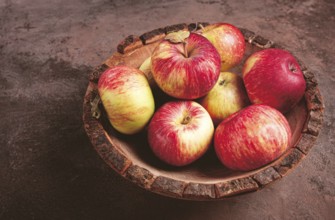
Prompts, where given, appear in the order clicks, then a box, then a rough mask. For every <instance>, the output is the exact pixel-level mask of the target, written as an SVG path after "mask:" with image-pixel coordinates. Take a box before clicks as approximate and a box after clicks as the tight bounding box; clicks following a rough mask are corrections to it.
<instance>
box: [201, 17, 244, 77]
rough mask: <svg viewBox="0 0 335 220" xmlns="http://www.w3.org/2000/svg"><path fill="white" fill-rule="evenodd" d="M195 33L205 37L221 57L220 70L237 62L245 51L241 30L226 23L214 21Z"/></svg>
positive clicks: (228, 67)
mask: <svg viewBox="0 0 335 220" xmlns="http://www.w3.org/2000/svg"><path fill="white" fill-rule="evenodd" d="M197 33H200V34H201V35H202V36H204V37H206V38H207V39H208V40H209V41H210V42H211V43H212V44H213V45H214V47H215V48H216V49H217V51H218V52H219V54H220V57H221V72H224V71H227V70H229V69H230V68H232V67H234V66H236V65H237V64H239V63H240V62H241V61H242V59H243V56H244V53H245V48H246V45H245V40H244V36H243V34H242V33H241V31H240V30H239V29H238V28H237V27H235V26H234V25H231V24H228V23H216V24H211V25H208V26H206V27H204V28H202V29H200V30H199V31H198V32H197Z"/></svg>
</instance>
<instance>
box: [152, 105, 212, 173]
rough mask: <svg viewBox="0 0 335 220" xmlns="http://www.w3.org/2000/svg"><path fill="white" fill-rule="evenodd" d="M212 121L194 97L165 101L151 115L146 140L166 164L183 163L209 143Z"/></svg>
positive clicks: (203, 149) (186, 162)
mask: <svg viewBox="0 0 335 220" xmlns="http://www.w3.org/2000/svg"><path fill="white" fill-rule="evenodd" d="M213 133H214V126H213V122H212V120H211V118H210V116H209V114H208V112H207V111H206V110H205V109H204V108H203V107H202V106H201V105H200V104H198V103H196V102H194V101H173V102H167V103H165V104H164V105H163V106H162V107H161V108H159V109H158V110H157V111H156V113H155V114H154V116H153V117H152V119H151V121H150V123H149V128H148V141H149V145H150V147H151V149H152V151H153V152H154V154H155V155H156V156H157V157H158V158H159V159H161V160H162V161H164V162H165V163H167V164H170V165H174V166H184V165H187V164H190V163H192V162H193V161H195V160H197V159H198V158H200V157H201V156H202V155H203V154H204V153H205V152H206V151H207V149H208V147H209V146H210V144H211V141H212V137H213Z"/></svg>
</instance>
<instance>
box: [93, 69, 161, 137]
mask: <svg viewBox="0 0 335 220" xmlns="http://www.w3.org/2000/svg"><path fill="white" fill-rule="evenodd" d="M98 91H99V95H100V98H101V101H102V104H103V106H104V108H105V110H106V112H107V115H108V119H109V121H110V123H111V124H112V126H113V127H114V128H115V129H116V130H117V131H119V132H121V133H123V134H135V133H137V132H139V131H141V130H142V129H143V128H144V127H145V125H146V124H147V123H148V122H149V120H150V118H151V117H152V115H153V113H154V110H155V103H154V98H153V94H152V92H151V89H150V87H149V83H148V81H147V79H146V77H145V76H144V74H143V73H142V72H141V71H140V70H138V69H135V68H132V67H128V66H115V67H112V68H109V69H107V70H106V71H105V72H103V73H102V74H101V76H100V78H99V82H98Z"/></svg>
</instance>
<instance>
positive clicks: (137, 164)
mask: <svg viewBox="0 0 335 220" xmlns="http://www.w3.org/2000/svg"><path fill="white" fill-rule="evenodd" d="M199 24H202V26H206V25H208V23H191V24H177V25H172V26H167V27H164V28H159V29H155V30H152V31H149V32H146V33H144V34H142V35H141V36H139V37H138V36H134V35H130V36H128V37H127V38H125V39H124V41H122V42H121V43H120V44H119V45H118V46H117V52H116V53H114V54H113V55H112V56H111V57H110V58H109V59H107V60H106V61H105V62H104V63H103V64H101V65H100V66H98V67H97V68H96V69H95V70H94V71H93V72H92V73H91V74H90V75H89V84H88V88H87V92H86V95H85V98H84V106H83V107H84V109H83V120H84V125H85V130H86V132H87V135H88V137H89V138H90V140H91V142H92V145H93V146H94V148H95V149H96V151H97V152H98V154H99V155H100V156H101V157H102V159H103V160H104V161H105V162H106V163H107V164H108V165H109V166H110V167H111V168H113V169H114V170H115V171H116V172H118V173H119V174H120V175H121V176H123V177H124V178H126V179H128V180H130V181H132V182H134V183H135V184H136V185H138V186H140V187H142V188H144V189H147V190H149V191H152V192H155V193H159V194H161V195H165V196H170V197H174V198H181V199H191V200H218V199H222V198H225V197H229V196H233V195H238V194H241V193H245V192H252V191H256V190H259V189H262V188H263V187H265V186H266V185H268V184H270V183H272V182H274V181H276V180H279V179H281V178H282V177H283V176H285V175H286V174H287V173H288V171H290V170H292V169H293V168H294V167H295V166H296V165H297V164H298V163H299V162H300V161H301V160H302V159H303V158H304V157H305V156H306V155H307V153H308V152H309V150H310V149H311V147H312V146H313V145H314V142H315V141H316V138H317V136H318V134H319V131H320V128H321V125H322V121H323V109H324V105H323V100H322V97H321V94H320V91H319V89H318V84H317V82H316V79H315V77H314V74H313V73H312V72H310V71H309V70H308V69H307V68H306V66H305V65H304V64H303V63H302V62H301V61H299V63H300V66H301V68H302V71H303V73H304V76H305V79H306V82H307V88H306V92H305V96H304V98H303V100H301V102H300V103H299V104H298V105H297V106H296V107H295V108H294V109H293V110H292V111H291V112H289V113H288V114H286V115H285V116H286V117H287V119H288V121H289V123H290V126H291V129H292V133H293V141H292V146H291V148H290V149H289V150H288V151H287V152H286V153H284V154H283V155H282V156H281V157H280V158H279V159H277V160H276V161H274V162H272V163H270V164H268V165H266V166H264V167H262V168H259V169H257V170H253V171H249V172H237V171H232V170H229V169H228V168H226V167H224V166H223V165H222V164H221V163H220V162H219V160H218V159H217V157H216V155H215V152H214V150H213V147H211V149H210V150H209V151H208V152H207V153H206V154H205V155H204V156H203V157H202V158H200V159H199V160H198V161H196V162H194V163H193V164H191V165H188V166H186V167H181V168H176V167H171V166H168V165H166V164H164V163H163V162H161V161H159V160H158V159H157V158H156V157H155V156H154V155H153V153H152V152H151V150H150V148H149V146H148V143H147V134H146V131H143V132H141V133H139V134H136V135H122V134H120V133H118V132H117V131H116V130H114V129H113V128H112V126H111V125H110V123H109V122H108V120H107V117H106V114H105V112H104V109H103V106H102V105H101V103H100V104H99V109H100V110H101V117H100V118H99V119H97V118H95V117H93V115H94V114H93V113H95V111H96V109H92V105H94V104H92V103H94V102H97V100H98V99H96V97H97V96H98V92H97V82H98V79H99V76H100V74H101V73H102V72H103V71H104V70H106V69H107V68H109V67H112V66H116V65H119V64H125V65H128V66H132V67H136V68H138V67H139V66H140V65H141V64H142V62H143V61H144V60H145V59H146V58H147V57H149V56H150V55H151V53H152V51H153V49H154V48H155V46H156V45H157V44H158V43H159V41H160V40H161V39H162V38H163V37H164V36H165V35H166V34H167V33H170V32H173V31H177V30H182V29H186V30H190V31H194V30H197V29H198V27H199V26H200V25H199ZM240 30H241V31H242V33H243V35H244V37H245V41H246V44H247V49H246V53H245V58H244V60H245V59H246V58H247V57H248V56H249V55H250V54H252V53H254V52H256V51H258V50H262V49H264V48H270V47H272V48H282V47H281V46H279V45H278V44H275V43H273V42H272V41H270V40H267V39H265V38H263V37H261V36H259V35H257V34H255V33H254V32H252V31H249V30H246V29H243V28H240ZM244 60H243V62H242V64H243V63H244ZM298 60H299V59H298ZM242 64H241V65H240V66H238V67H236V68H234V69H233V71H234V72H236V73H240V72H241V66H242ZM155 101H156V109H157V108H158V106H159V105H160V104H162V102H163V101H162V100H161V99H160V97H159V96H156V97H155Z"/></svg>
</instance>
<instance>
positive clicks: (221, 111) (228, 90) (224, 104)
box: [200, 72, 249, 125]
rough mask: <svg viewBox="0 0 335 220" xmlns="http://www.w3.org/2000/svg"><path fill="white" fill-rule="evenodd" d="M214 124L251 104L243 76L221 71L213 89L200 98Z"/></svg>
mask: <svg viewBox="0 0 335 220" xmlns="http://www.w3.org/2000/svg"><path fill="white" fill-rule="evenodd" d="M200 104H201V105H202V106H203V107H204V108H205V109H206V110H207V111H208V113H209V115H210V116H211V118H212V120H213V122H214V125H218V124H219V123H220V122H221V121H222V120H223V119H225V118H227V117H228V116H229V115H231V114H233V113H235V112H237V111H239V110H241V109H242V108H244V107H246V106H247V105H249V98H248V95H247V92H246V91H245V88H244V84H243V80H242V77H240V76H239V75H237V74H235V73H232V72H221V73H220V76H219V80H218V81H217V83H216V84H215V86H214V87H213V89H212V90H211V91H210V92H209V93H208V94H207V95H206V96H205V97H203V98H202V99H201V100H200Z"/></svg>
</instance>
